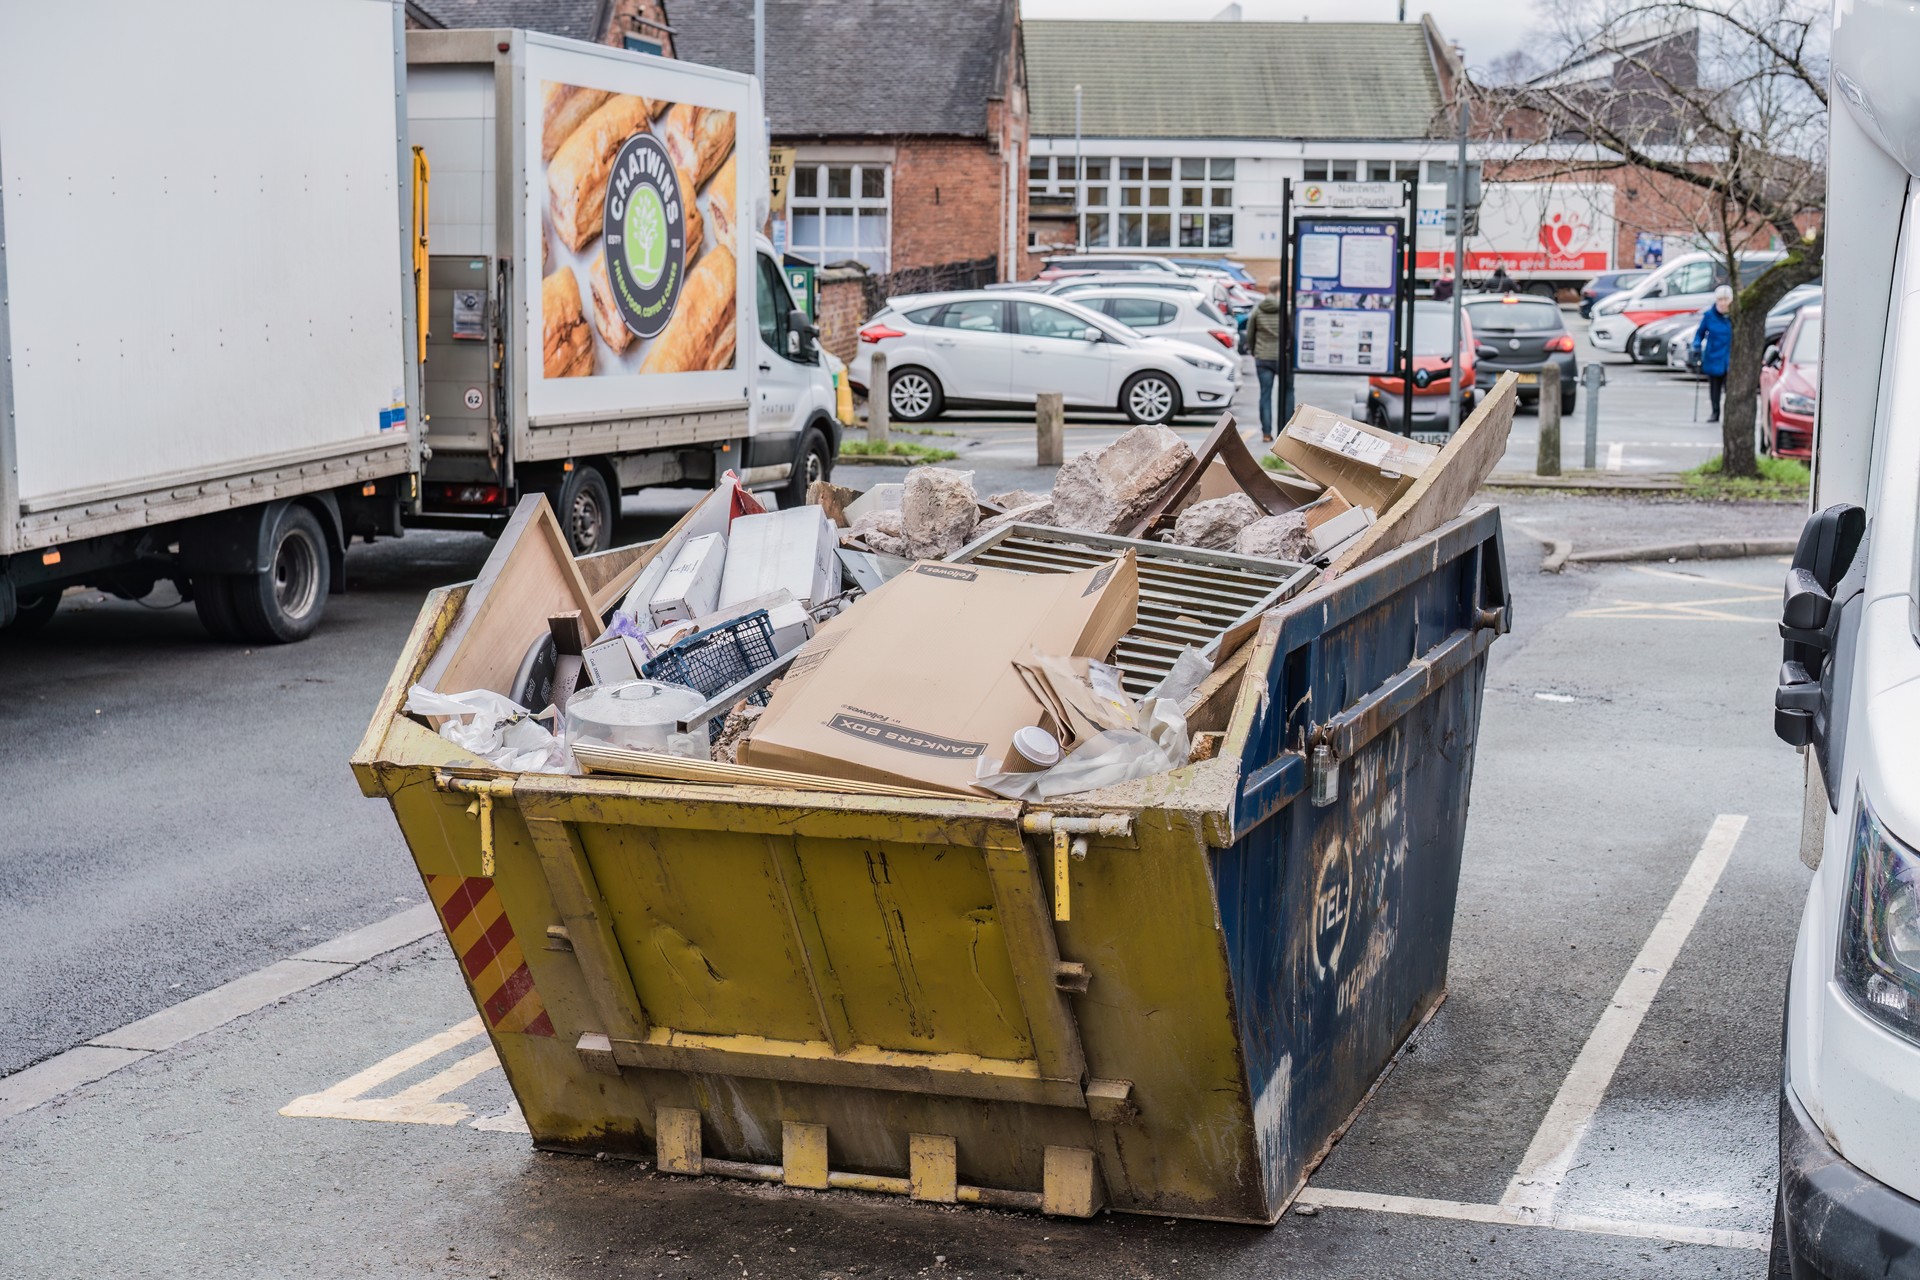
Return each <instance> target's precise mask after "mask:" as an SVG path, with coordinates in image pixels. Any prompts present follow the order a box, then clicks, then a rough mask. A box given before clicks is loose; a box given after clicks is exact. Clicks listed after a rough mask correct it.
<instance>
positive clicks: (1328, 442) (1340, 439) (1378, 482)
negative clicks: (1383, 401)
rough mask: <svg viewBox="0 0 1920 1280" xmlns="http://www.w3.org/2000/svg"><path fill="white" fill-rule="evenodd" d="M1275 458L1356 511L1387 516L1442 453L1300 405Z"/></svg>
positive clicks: (1275, 447) (1277, 445)
mask: <svg viewBox="0 0 1920 1280" xmlns="http://www.w3.org/2000/svg"><path fill="white" fill-rule="evenodd" d="M1273 452H1274V453H1275V455H1277V456H1278V457H1280V458H1283V459H1285V460H1286V461H1287V462H1289V463H1291V464H1292V465H1293V466H1294V467H1295V468H1297V469H1298V470H1300V471H1302V472H1304V473H1305V474H1306V475H1307V476H1309V477H1311V478H1312V479H1314V480H1318V481H1319V482H1320V483H1321V484H1324V485H1326V486H1327V487H1329V488H1331V489H1336V490H1338V491H1339V492H1340V495H1341V496H1342V497H1344V498H1345V499H1346V500H1347V501H1348V502H1350V503H1352V504H1353V505H1354V506H1356V507H1371V508H1373V513H1374V514H1375V515H1376V516H1383V515H1385V514H1386V513H1387V508H1389V507H1391V506H1392V505H1393V504H1394V502H1395V501H1396V500H1397V499H1398V498H1399V497H1400V495H1401V494H1403V493H1405V492H1406V491H1407V490H1409V489H1411V488H1413V482H1414V481H1415V480H1418V479H1419V478H1420V476H1421V473H1423V472H1424V471H1425V470H1426V469H1427V466H1428V464H1429V463H1431V462H1432V461H1433V460H1434V459H1435V458H1437V457H1439V456H1440V450H1439V449H1437V448H1435V447H1434V446H1433V445H1430V444H1422V443H1420V442H1419V441H1418V440H1409V439H1408V438H1407V437H1405V436H1400V435H1395V434H1394V433H1393V432H1391V431H1380V430H1377V429H1376V428H1373V427H1369V426H1367V425H1366V424H1365V423H1363V422H1355V421H1354V420H1353V419H1351V418H1343V417H1341V416H1340V415H1339V414H1337V413H1329V412H1327V411H1326V410H1325V409H1316V408H1314V407H1313V406H1312V405H1301V406H1300V408H1299V409H1298V410H1296V411H1295V413H1294V415H1293V419H1292V421H1290V422H1288V423H1287V425H1286V427H1285V429H1283V430H1282V431H1281V432H1280V438H1279V439H1277V440H1275V441H1274V442H1273Z"/></svg>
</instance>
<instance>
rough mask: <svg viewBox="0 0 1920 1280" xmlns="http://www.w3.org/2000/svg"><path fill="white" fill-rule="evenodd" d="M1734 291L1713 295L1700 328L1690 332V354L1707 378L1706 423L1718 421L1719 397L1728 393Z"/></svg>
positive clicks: (1720, 288)
mask: <svg viewBox="0 0 1920 1280" xmlns="http://www.w3.org/2000/svg"><path fill="white" fill-rule="evenodd" d="M1732 309H1733V290H1732V289H1730V288H1728V287H1727V286H1726V285H1724V284H1723V285H1721V286H1720V287H1719V288H1718V289H1715V290H1714V291H1713V305H1712V306H1710V307H1708V308H1707V309H1706V310H1705V311H1703V312H1701V313H1700V327H1699V328H1697V329H1695V330H1694V331H1693V353H1694V355H1696V356H1697V357H1699V360H1700V372H1702V373H1704V374H1706V375H1707V406H1708V407H1709V408H1710V409H1712V411H1713V412H1711V413H1709V414H1708V415H1707V421H1708V422H1718V421H1720V393H1721V392H1723V391H1725V390H1726V389H1727V361H1728V358H1729V357H1731V356H1732V355H1733V318H1732V317H1731V316H1730V315H1728V314H1727V313H1728V312H1729V311H1731V310H1732Z"/></svg>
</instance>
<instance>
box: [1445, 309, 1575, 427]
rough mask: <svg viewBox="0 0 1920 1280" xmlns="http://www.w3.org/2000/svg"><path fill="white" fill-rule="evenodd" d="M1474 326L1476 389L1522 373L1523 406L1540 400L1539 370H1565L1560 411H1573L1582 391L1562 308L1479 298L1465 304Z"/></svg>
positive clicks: (1521, 401)
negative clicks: (1548, 367) (1512, 374)
mask: <svg viewBox="0 0 1920 1280" xmlns="http://www.w3.org/2000/svg"><path fill="white" fill-rule="evenodd" d="M1465 305H1466V310H1467V318H1468V319H1469V320H1470V321H1472V323H1473V337H1474V343H1475V349H1474V370H1475V376H1474V385H1475V386H1478V387H1489V388H1490V387H1492V386H1493V384H1494V382H1495V381H1496V380H1497V379H1498V378H1499V377H1500V375H1501V374H1503V373H1506V372H1508V371H1509V370H1511V371H1513V372H1514V373H1517V374H1519V375H1520V403H1522V404H1538V403H1539V401H1540V371H1541V370H1542V369H1544V368H1546V367H1547V365H1549V364H1554V365H1558V366H1559V368H1560V412H1562V413H1572V412H1573V404H1574V400H1575V399H1576V398H1577V397H1578V394H1579V389H1580V361H1579V360H1578V359H1577V358H1576V357H1575V356H1574V354H1573V335H1572V334H1571V333H1568V332H1567V322H1566V321H1565V320H1564V319H1563V318H1562V317H1561V315H1560V308H1559V306H1558V305H1557V304H1555V303H1552V302H1549V301H1547V300H1546V299H1544V298H1535V297H1530V296H1528V295H1526V294H1512V293H1507V294H1487V295H1474V296H1470V297H1468V298H1467V300H1466V304H1465Z"/></svg>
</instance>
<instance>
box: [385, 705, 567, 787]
mask: <svg viewBox="0 0 1920 1280" xmlns="http://www.w3.org/2000/svg"><path fill="white" fill-rule="evenodd" d="M406 709H407V711H409V712H410V713H412V714H413V715H417V716H446V717H448V719H447V721H446V722H445V723H444V724H442V725H441V726H440V736H441V737H443V738H445V739H446V740H447V741H448V742H451V743H452V744H453V745H454V746H456V747H459V748H460V749H461V750H462V751H471V752H472V753H473V754H474V755H477V756H479V757H480V758H481V759H483V760H486V761H488V762H490V763H492V764H494V765H497V766H499V767H500V768H502V769H505V770H507V771H508V772H509V773H571V772H573V760H572V758H571V757H570V756H568V755H567V751H566V748H565V747H564V746H563V745H561V742H560V739H558V738H556V737H554V735H553V733H552V731H551V730H549V729H548V728H547V727H546V726H545V725H543V724H541V723H540V721H539V720H537V719H536V718H535V717H534V715H533V713H532V712H530V711H528V710H527V709H526V708H525V707H523V706H521V705H520V704H519V703H517V702H515V701H514V700H513V699H512V698H509V697H507V696H505V695H504V694H498V693H495V692H493V691H492V690H491V689H469V690H467V691H466V692H465V693H435V692H434V691H433V690H431V689H428V688H425V687H423V686H421V685H417V684H416V685H414V686H413V687H412V688H411V689H408V690H407V705H406Z"/></svg>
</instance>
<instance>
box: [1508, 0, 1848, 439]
mask: <svg viewBox="0 0 1920 1280" xmlns="http://www.w3.org/2000/svg"><path fill="white" fill-rule="evenodd" d="M1552 22H1553V31H1552V34H1551V36H1550V37H1549V38H1548V40H1547V41H1546V42H1545V44H1546V46H1547V49H1548V50H1549V52H1548V53H1547V54H1546V57H1547V58H1548V59H1549V60H1550V62H1551V65H1552V69H1551V70H1549V71H1547V72H1545V73H1544V74H1539V75H1535V76H1533V77H1530V78H1529V79H1527V80H1526V81H1524V82H1521V83H1517V84H1508V85H1503V86H1496V87H1494V88H1492V89H1491V90H1490V91H1489V92H1488V95H1487V96H1488V99H1489V102H1490V109H1489V111H1488V112H1487V113H1486V114H1485V116H1484V117H1483V118H1484V119H1486V122H1487V125H1488V126H1489V127H1490V128H1491V129H1493V130H1495V131H1496V134H1495V136H1505V137H1509V138H1514V139H1519V140H1523V141H1524V143H1525V144H1526V145H1525V147H1523V149H1522V152H1521V154H1522V155H1525V154H1526V152H1527V150H1529V149H1531V150H1532V152H1533V153H1534V154H1535V155H1536V156H1537V157H1539V158H1542V159H1545V158H1549V157H1551V158H1555V159H1556V160H1557V161H1558V162H1559V163H1558V166H1557V167H1558V168H1560V170H1561V171H1562V172H1566V173H1577V172H1582V171H1585V172H1592V171H1595V170H1602V169H1620V168H1623V167H1624V168H1628V169H1632V170H1636V171H1638V172H1639V173H1640V174H1643V175H1648V180H1649V181H1651V182H1655V183H1657V184H1659V185H1661V186H1663V187H1664V188H1665V189H1667V190H1668V191H1669V192H1670V193H1675V194H1677V195H1678V196H1679V197H1680V198H1673V197H1672V196H1670V199H1669V203H1670V204H1672V205H1674V206H1676V211H1677V212H1681V213H1682V214H1683V216H1686V217H1688V218H1689V219H1690V221H1691V224H1692V225H1691V227H1690V228H1689V229H1690V230H1691V231H1692V233H1693V234H1694V235H1695V236H1696V237H1698V238H1699V239H1700V240H1701V242H1703V243H1705V244H1710V245H1711V246H1712V247H1713V251H1714V252H1715V253H1716V254H1717V255H1718V256H1719V258H1720V259H1721V262H1722V264H1723V267H1724V270H1725V272H1726V277H1727V279H1728V280H1729V281H1730V282H1731V283H1732V284H1733V288H1734V304H1733V313H1732V319H1733V351H1732V357H1731V360H1730V362H1729V365H1728V369H1727V388H1726V392H1727V394H1726V404H1725V409H1724V413H1723V416H1722V418H1721V424H1722V425H1721V433H1722V442H1723V455H1724V456H1723V466H1724V469H1725V471H1726V473H1727V474H1729V475H1738V476H1750V475H1753V474H1754V473H1755V470H1756V467H1755V461H1754V430H1753V427H1754V413H1755V409H1756V407H1757V405H1758V401H1759V390H1760V369H1761V362H1762V356H1763V350H1762V348H1763V344H1764V341H1765V337H1764V335H1765V327H1766V314H1767V311H1768V310H1769V309H1770V308H1771V307H1772V306H1773V305H1774V303H1776V302H1778V301H1779V300H1780V298H1781V297H1782V296H1783V295H1784V294H1785V293H1786V292H1787V291H1788V290H1789V289H1791V288H1793V287H1794V286H1795V285H1797V284H1802V283H1805V282H1806V281H1809V280H1813V279H1815V278H1817V277H1818V276H1819V275H1820V271H1821V259H1822V255H1823V250H1824V240H1823V237H1822V234H1821V232H1820V231H1819V229H1818V227H1819V223H1820V214H1821V211H1822V208H1823V205H1824V202H1825V195H1826V172H1825V159H1826V137H1827V128H1826V119H1827V66H1826V58H1825V53H1826V38H1827V10H1826V7H1825V6H1824V5H1821V4H1817V3H1815V0H1561V2H1560V3H1559V4H1558V5H1557V6H1556V7H1555V9H1554V10H1553V19H1552ZM1776 238H1777V239H1778V241H1779V243H1780V245H1781V246H1782V247H1783V248H1784V249H1785V251H1786V252H1785V257H1783V258H1782V259H1780V260H1779V261H1777V262H1775V263H1774V264H1773V265H1772V266H1770V267H1768V268H1766V269H1765V270H1763V271H1760V272H1759V273H1758V274H1755V273H1754V270H1753V267H1752V266H1751V264H1749V265H1748V267H1747V269H1746V270H1745V271H1743V270H1742V257H1741V255H1742V253H1743V251H1750V250H1753V249H1760V248H1766V247H1767V246H1768V244H1769V243H1770V242H1772V241H1773V240H1774V239H1776Z"/></svg>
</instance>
